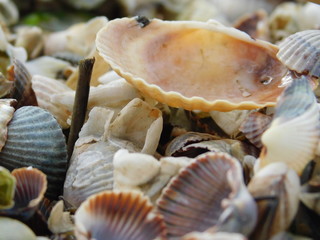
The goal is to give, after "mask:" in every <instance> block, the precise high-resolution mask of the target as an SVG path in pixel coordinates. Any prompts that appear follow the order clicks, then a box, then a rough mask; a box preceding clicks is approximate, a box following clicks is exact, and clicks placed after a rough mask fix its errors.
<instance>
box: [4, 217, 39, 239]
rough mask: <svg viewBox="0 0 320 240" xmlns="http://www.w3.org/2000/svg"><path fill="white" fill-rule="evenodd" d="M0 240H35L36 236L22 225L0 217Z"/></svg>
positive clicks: (16, 221)
mask: <svg viewBox="0 0 320 240" xmlns="http://www.w3.org/2000/svg"><path fill="white" fill-rule="evenodd" d="M0 239H1V240H5V239H6V240H8V239H14V240H37V237H36V235H35V234H34V232H32V230H31V229H30V228H29V227H28V226H27V225H25V224H24V223H22V222H20V221H18V220H15V219H12V218H7V217H0Z"/></svg>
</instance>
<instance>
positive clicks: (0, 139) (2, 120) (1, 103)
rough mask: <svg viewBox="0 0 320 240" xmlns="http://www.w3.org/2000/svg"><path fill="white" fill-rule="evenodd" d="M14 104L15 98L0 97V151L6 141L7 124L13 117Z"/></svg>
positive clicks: (15, 102)
mask: <svg viewBox="0 0 320 240" xmlns="http://www.w3.org/2000/svg"><path fill="white" fill-rule="evenodd" d="M16 104H17V100H15V99H0V152H1V150H2V148H3V146H4V145H5V143H6V141H7V133H8V128H7V125H8V123H9V122H10V121H11V119H12V117H13V113H14V111H15V109H14V107H13V106H14V105H16Z"/></svg>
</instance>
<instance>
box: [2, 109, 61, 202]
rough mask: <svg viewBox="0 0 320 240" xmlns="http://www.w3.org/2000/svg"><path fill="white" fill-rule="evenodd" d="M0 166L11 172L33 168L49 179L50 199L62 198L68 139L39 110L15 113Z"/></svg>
mask: <svg viewBox="0 0 320 240" xmlns="http://www.w3.org/2000/svg"><path fill="white" fill-rule="evenodd" d="M0 164H1V165H2V166H4V167H6V168H8V169H11V170H12V169H15V168H20V167H28V166H32V167H34V168H37V169H39V170H41V171H42V172H44V173H45V174H46V175H47V179H48V192H47V194H48V196H49V197H53V198H54V197H57V196H58V195H59V194H61V190H62V187H61V186H62V185H63V182H64V178H65V173H66V165H67V151H66V143H65V137H64V135H63V133H62V130H61V128H60V126H59V125H58V123H57V121H56V120H55V119H54V117H53V116H52V115H51V114H50V113H49V112H47V111H46V110H43V109H41V108H39V107H33V106H26V107H22V108H19V109H18V110H17V111H15V113H14V115H13V118H12V120H11V122H10V123H9V125H8V139H7V142H6V145H5V146H4V148H3V149H2V152H1V153H0Z"/></svg>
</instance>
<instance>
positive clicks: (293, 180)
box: [248, 162, 300, 240]
mask: <svg viewBox="0 0 320 240" xmlns="http://www.w3.org/2000/svg"><path fill="white" fill-rule="evenodd" d="M248 190H249V192H250V193H251V194H252V196H253V197H254V198H255V200H256V202H257V205H258V219H259V220H258V223H257V226H256V227H255V229H254V232H253V233H252V235H251V237H252V239H255V240H267V239H270V238H271V237H272V236H273V235H275V234H277V233H279V232H282V231H285V230H286V229H287V228H288V227H289V225H290V223H291V222H292V220H293V218H294V216H295V215H296V213H297V210H298V206H299V191H300V180H299V177H298V175H297V174H296V173H295V172H294V171H293V170H292V169H290V168H289V167H288V166H287V165H286V164H285V163H282V162H277V163H272V164H270V165H268V166H266V167H265V168H263V169H261V170H260V171H259V172H258V173H257V174H256V175H255V176H254V177H253V178H252V180H251V181H250V182H249V185H248ZM250 239H251V238H250Z"/></svg>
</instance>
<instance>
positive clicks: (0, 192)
mask: <svg viewBox="0 0 320 240" xmlns="http://www.w3.org/2000/svg"><path fill="white" fill-rule="evenodd" d="M15 187H16V179H15V178H14V176H12V174H10V172H9V171H8V170H7V169H5V168H4V167H1V166H0V211H1V210H2V209H8V208H11V207H12V206H13V204H14V201H13V197H14V191H15Z"/></svg>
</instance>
